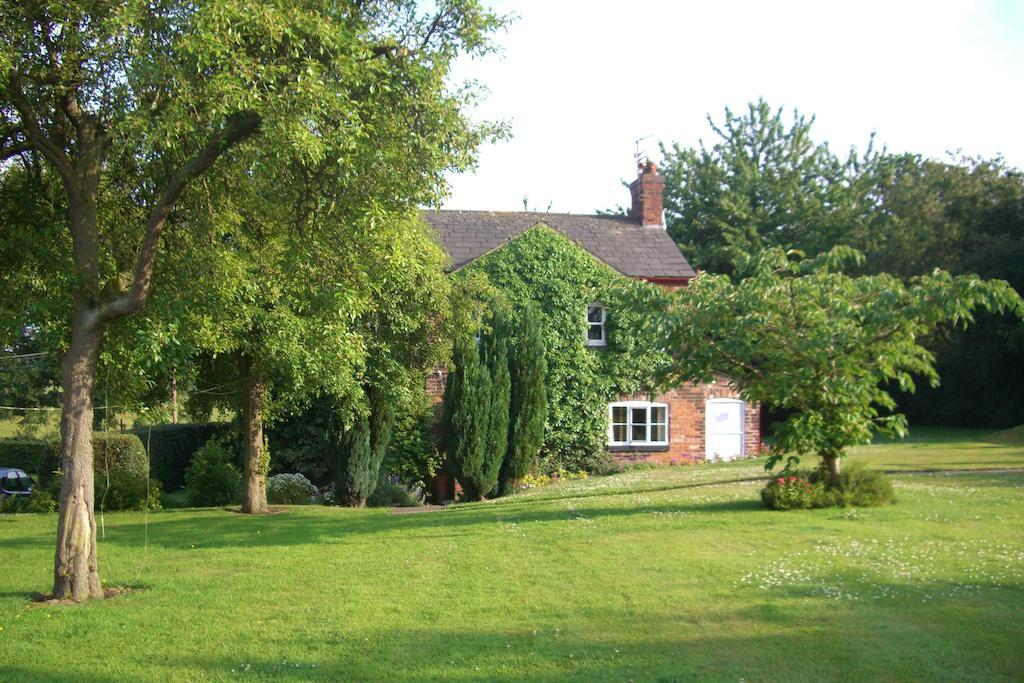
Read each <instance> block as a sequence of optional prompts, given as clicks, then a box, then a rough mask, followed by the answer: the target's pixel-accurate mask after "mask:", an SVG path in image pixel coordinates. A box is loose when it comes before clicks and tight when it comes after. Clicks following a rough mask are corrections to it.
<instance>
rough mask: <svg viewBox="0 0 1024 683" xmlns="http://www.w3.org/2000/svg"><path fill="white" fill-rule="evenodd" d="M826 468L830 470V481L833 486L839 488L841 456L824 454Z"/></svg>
mask: <svg viewBox="0 0 1024 683" xmlns="http://www.w3.org/2000/svg"><path fill="white" fill-rule="evenodd" d="M821 457H822V459H823V460H824V461H825V467H827V468H828V481H829V483H830V484H832V486H839V454H838V453H822V455H821Z"/></svg>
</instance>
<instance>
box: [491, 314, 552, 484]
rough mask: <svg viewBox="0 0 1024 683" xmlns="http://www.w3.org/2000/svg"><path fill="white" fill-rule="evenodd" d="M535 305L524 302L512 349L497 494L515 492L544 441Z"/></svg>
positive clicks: (542, 363)
mask: <svg viewBox="0 0 1024 683" xmlns="http://www.w3.org/2000/svg"><path fill="white" fill-rule="evenodd" d="M540 325H541V321H540V314H539V313H538V312H537V308H536V307H535V306H532V305H527V306H526V307H524V309H523V313H522V316H521V318H520V333H519V338H518V341H517V342H516V344H515V345H514V346H513V348H512V357H511V360H510V365H511V383H512V398H511V405H510V411H509V413H510V414H509V421H510V430H509V439H508V453H507V454H506V456H505V462H504V463H503V464H502V469H501V483H500V488H501V493H502V494H503V495H507V494H509V493H512V492H513V491H515V488H516V483H517V482H518V481H519V480H520V479H522V478H523V477H525V476H526V475H527V474H528V473H529V472H530V469H531V468H532V467H533V466H534V465H535V464H536V462H537V456H538V454H539V453H540V449H541V446H542V445H543V444H544V420H545V417H546V415H547V409H548V406H547V389H546V388H545V377H546V375H547V360H546V358H545V352H544V337H543V335H542V334H541V329H540Z"/></svg>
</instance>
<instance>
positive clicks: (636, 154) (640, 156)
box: [633, 135, 654, 166]
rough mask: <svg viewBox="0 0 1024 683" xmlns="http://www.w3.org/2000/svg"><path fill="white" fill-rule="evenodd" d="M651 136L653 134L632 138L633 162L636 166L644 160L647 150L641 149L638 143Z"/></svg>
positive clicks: (646, 157)
mask: <svg viewBox="0 0 1024 683" xmlns="http://www.w3.org/2000/svg"><path fill="white" fill-rule="evenodd" d="M653 137H654V136H653V135H645V136H643V137H642V138H637V139H636V140H633V162H634V163H635V164H636V165H637V166H639V165H640V163H641V161H646V160H647V159H648V156H647V150H641V149H640V143H641V142H643V141H644V140H650V139H651V138H653Z"/></svg>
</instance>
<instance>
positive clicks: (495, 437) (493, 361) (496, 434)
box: [481, 307, 512, 495]
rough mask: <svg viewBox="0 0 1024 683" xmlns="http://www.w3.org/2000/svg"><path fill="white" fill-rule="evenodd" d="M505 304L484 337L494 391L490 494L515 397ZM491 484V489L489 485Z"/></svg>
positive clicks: (486, 475) (487, 468) (487, 459)
mask: <svg viewBox="0 0 1024 683" xmlns="http://www.w3.org/2000/svg"><path fill="white" fill-rule="evenodd" d="M511 331H512V330H511V327H510V325H509V321H508V316H507V313H506V312H505V311H504V307H501V308H496V309H495V310H494V312H493V313H492V315H491V329H490V331H489V332H488V334H487V335H486V336H485V337H484V338H483V344H482V345H483V354H484V364H485V365H486V366H487V371H488V374H489V375H490V377H491V393H490V396H489V397H488V400H487V411H488V413H489V416H488V426H487V438H486V441H485V443H484V467H483V476H482V481H483V484H482V486H481V489H486V490H485V492H484V493H485V495H490V494H491V492H492V491H495V490H496V489H497V486H498V479H499V475H500V473H501V466H502V463H503V462H504V460H505V453H506V451H507V450H508V431H509V409H510V402H511V400H512V378H511V376H510V375H509V358H508V344H509V335H510V334H511ZM488 486H489V488H487V487H488Z"/></svg>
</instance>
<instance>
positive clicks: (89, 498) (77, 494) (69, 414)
mask: <svg viewBox="0 0 1024 683" xmlns="http://www.w3.org/2000/svg"><path fill="white" fill-rule="evenodd" d="M102 335H103V332H102V329H101V328H98V327H96V326H94V325H92V324H91V321H90V320H89V311H88V310H87V309H86V307H85V306H84V305H76V310H75V314H74V317H73V318H72V323H71V346H70V347H69V348H68V351H67V353H66V354H64V358H63V359H62V361H61V380H62V384H63V390H64V393H63V396H62V413H61V420H60V432H61V469H62V471H63V473H64V479H63V483H62V485H61V492H60V512H59V514H58V518H57V552H56V555H55V557H54V568H53V597H55V598H57V599H68V598H70V599H72V600H76V601H81V600H87V599H88V598H100V597H103V588H102V586H101V585H100V575H99V567H98V563H97V560H96V518H95V517H94V515H93V463H92V457H93V455H92V420H93V406H92V390H93V386H94V384H95V381H96V360H97V357H98V356H99V349H100V344H101V342H102V338H103V337H102Z"/></svg>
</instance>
